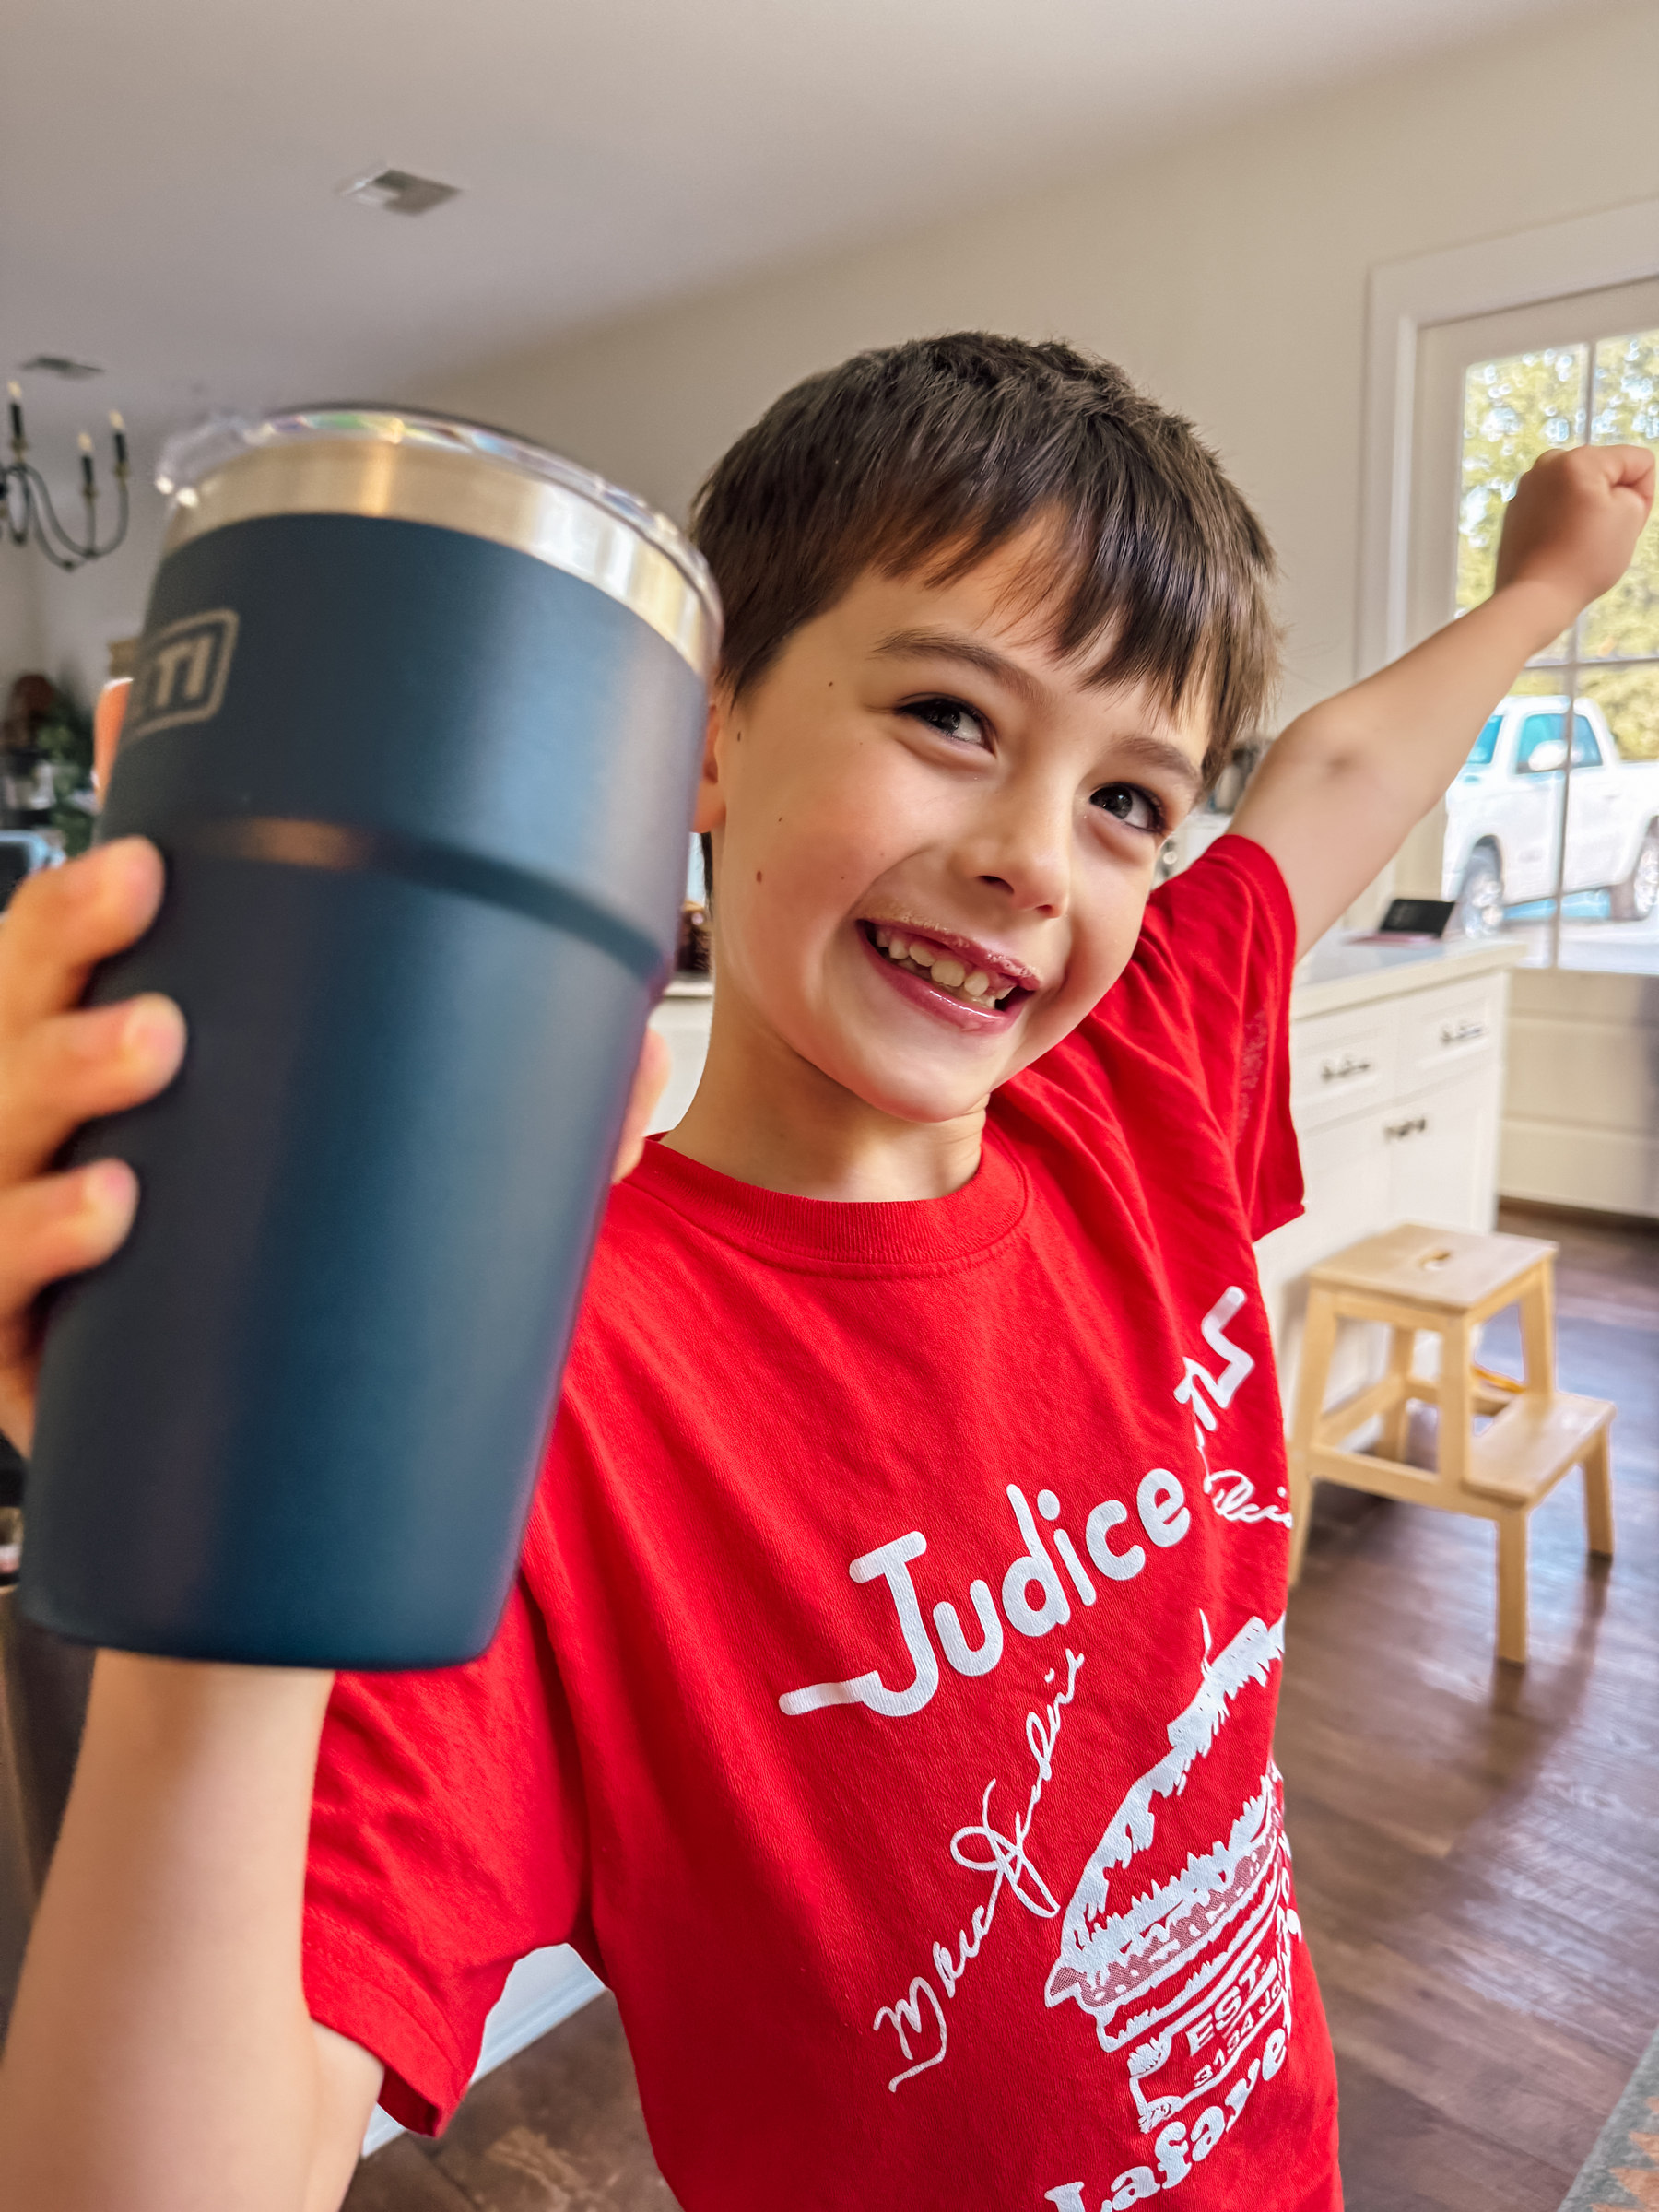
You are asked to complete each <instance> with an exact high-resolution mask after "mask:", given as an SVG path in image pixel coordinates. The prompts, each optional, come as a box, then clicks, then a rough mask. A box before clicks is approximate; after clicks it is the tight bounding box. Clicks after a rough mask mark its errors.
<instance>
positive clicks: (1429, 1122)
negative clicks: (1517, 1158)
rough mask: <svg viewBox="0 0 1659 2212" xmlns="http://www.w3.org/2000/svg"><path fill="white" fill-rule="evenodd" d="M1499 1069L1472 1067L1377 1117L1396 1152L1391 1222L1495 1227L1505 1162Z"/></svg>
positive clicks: (1391, 1154)
mask: <svg viewBox="0 0 1659 2212" xmlns="http://www.w3.org/2000/svg"><path fill="white" fill-rule="evenodd" d="M1494 1073H1495V1071H1494V1070H1493V1069H1492V1068H1490V1067H1487V1068H1479V1067H1475V1068H1470V1069H1468V1070H1467V1071H1466V1072H1465V1074H1463V1075H1461V1076H1459V1077H1455V1078H1454V1079H1453V1081H1451V1082H1449V1083H1438V1084H1436V1085H1435V1086H1434V1088H1432V1089H1430V1090H1419V1091H1416V1092H1413V1093H1412V1094H1410V1095H1409V1096H1407V1097H1406V1098H1403V1099H1400V1100H1396V1101H1395V1102H1394V1104H1393V1105H1391V1106H1389V1107H1387V1108H1386V1109H1385V1110H1384V1111H1383V1112H1382V1113H1380V1114H1379V1115H1377V1116H1376V1118H1375V1121H1374V1123H1373V1124H1372V1125H1373V1126H1374V1127H1375V1128H1376V1129H1377V1130H1378V1133H1379V1135H1380V1136H1381V1138H1382V1146H1383V1148H1384V1150H1385V1151H1386V1152H1387V1155H1388V1214H1389V1218H1390V1220H1391V1221H1426V1222H1429V1223H1430V1225H1431V1226H1433V1227H1435V1228H1439V1229H1476V1230H1487V1229H1490V1228H1491V1226H1492V1213H1493V1206H1494V1193H1495V1190H1496V1184H1497V1161H1498V1087H1497V1084H1496V1083H1495V1082H1494V1081H1493V1079H1492V1078H1493V1075H1494Z"/></svg>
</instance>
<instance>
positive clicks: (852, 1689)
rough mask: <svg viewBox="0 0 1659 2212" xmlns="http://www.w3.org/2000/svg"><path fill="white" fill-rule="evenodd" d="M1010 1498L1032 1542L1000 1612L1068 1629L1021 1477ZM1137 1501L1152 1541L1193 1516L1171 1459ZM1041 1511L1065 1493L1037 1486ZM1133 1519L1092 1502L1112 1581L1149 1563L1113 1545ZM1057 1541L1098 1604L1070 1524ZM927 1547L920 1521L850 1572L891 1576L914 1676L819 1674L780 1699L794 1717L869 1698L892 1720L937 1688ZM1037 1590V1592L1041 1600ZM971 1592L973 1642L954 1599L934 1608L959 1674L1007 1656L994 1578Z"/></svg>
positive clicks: (1166, 1539) (1007, 1582)
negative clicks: (926, 1616)
mask: <svg viewBox="0 0 1659 2212" xmlns="http://www.w3.org/2000/svg"><path fill="white" fill-rule="evenodd" d="M1008 1503H1009V1504H1010V1505H1011V1506H1012V1507H1013V1509H1014V1519H1015V1522H1016V1524H1018V1529H1019V1533H1020V1535H1022V1536H1023V1537H1024V1539H1025V1549H1024V1550H1023V1551H1022V1552H1020V1553H1018V1555H1017V1556H1016V1558H1015V1559H1014V1560H1013V1561H1012V1563H1011V1564H1010V1566H1009V1567H1008V1570H1007V1571H1006V1574H1005V1575H1004V1576H1003V1578H1002V1609H1003V1613H1004V1614H1006V1616H1007V1620H1008V1625H1009V1627H1010V1628H1012V1629H1015V1630H1018V1632H1019V1634H1020V1635H1022V1636H1046V1635H1047V1634H1048V1633H1049V1631H1050V1630H1052V1629H1060V1628H1064V1627H1065V1624H1066V1622H1067V1621H1068V1620H1070V1618H1071V1615H1072V1609H1071V1600H1070V1598H1069V1597H1068V1596H1067V1594H1066V1589H1065V1583H1063V1582H1062V1581H1061V1579H1060V1572H1059V1569H1058V1568H1056V1566H1055V1565H1054V1562H1053V1558H1052V1557H1051V1555H1050V1553H1049V1549H1048V1547H1047V1546H1046V1545H1045V1544H1044V1543H1043V1540H1042V1537H1041V1534H1040V1533H1039V1530H1038V1527H1037V1523H1036V1520H1035V1518H1034V1516H1033V1515H1032V1512H1031V1509H1030V1505H1029V1504H1028V1503H1027V1502H1026V1495H1025V1492H1024V1491H1023V1490H1022V1489H1021V1488H1019V1486H1018V1483H1013V1482H1011V1483H1009V1485H1008ZM1135 1506H1136V1509H1137V1511H1138V1513H1139V1516H1140V1524H1141V1527H1142V1529H1143V1530H1144V1531H1145V1533H1146V1535H1147V1540H1148V1542H1150V1543H1152V1544H1156V1545H1158V1546H1159V1547H1164V1548H1167V1547H1169V1546H1170V1545H1171V1544H1179V1543H1180V1541H1181V1539H1182V1536H1184V1535H1186V1533H1187V1530H1188V1529H1189V1528H1190V1527H1191V1526H1192V1524H1193V1516H1192V1514H1191V1512H1189V1511H1188V1509H1187V1505H1186V1500H1185V1494H1184V1492H1183V1491H1182V1487H1181V1484H1180V1482H1179V1481H1178V1480H1177V1479H1176V1477H1174V1476H1173V1475H1171V1473H1170V1471H1169V1469H1168V1468H1167V1467H1154V1468H1153V1469H1152V1471H1151V1473H1150V1474H1148V1475H1145V1476H1143V1477H1141V1482H1140V1488H1139V1489H1138V1491H1137V1492H1136V1494H1135ZM1037 1511H1038V1512H1040V1513H1041V1515H1042V1517H1043V1519H1044V1520H1045V1521H1058V1520H1059V1518H1060V1500H1059V1499H1058V1498H1056V1497H1055V1495H1054V1493H1053V1490H1039V1491H1038V1493H1037ZM1128 1518H1129V1511H1128V1508H1127V1507H1126V1506H1125V1505H1124V1504H1122V1503H1121V1502H1120V1500H1117V1499H1115V1498H1107V1499H1103V1500H1101V1502H1100V1504H1099V1505H1097V1506H1096V1507H1095V1508H1094V1509H1093V1511H1092V1512H1090V1513H1089V1516H1088V1520H1087V1521H1086V1522H1085V1523H1084V1524H1083V1541H1084V1544H1085V1546H1086V1547H1087V1548H1088V1556H1089V1558H1090V1559H1092V1560H1093V1562H1094V1564H1095V1567H1096V1569H1097V1570H1098V1571H1099V1572H1100V1573H1101V1574H1103V1575H1105V1576H1106V1577H1107V1578H1108V1579H1109V1580H1110V1581H1112V1582H1114V1583H1126V1582H1129V1581H1132V1580H1133V1578H1134V1577H1135V1575H1137V1574H1139V1572H1140V1571H1141V1570H1142V1568H1143V1567H1145V1565H1146V1563H1147V1554H1146V1550H1145V1547H1143V1546H1142V1545H1139V1544H1130V1545H1128V1546H1126V1547H1124V1549H1123V1550H1122V1551H1117V1550H1114V1549H1113V1548H1112V1541H1111V1539H1112V1533H1113V1531H1114V1530H1115V1529H1117V1528H1118V1526H1119V1525H1120V1524H1122V1523H1124V1522H1125V1521H1127V1520H1128ZM1053 1543H1054V1550H1055V1551H1057V1552H1058V1553H1059V1555H1060V1558H1061V1559H1062V1561H1063V1562H1064V1564H1065V1571H1066V1573H1067V1575H1068V1576H1069V1577H1070V1579H1071V1583H1072V1586H1073V1588H1074V1589H1075V1590H1076V1592H1077V1595H1078V1597H1079V1598H1080V1599H1081V1600H1082V1602H1083V1603H1084V1605H1086V1606H1092V1605H1093V1604H1094V1602H1095V1600H1096V1597H1097V1596H1098V1595H1099V1593H1098V1592H1097V1590H1096V1589H1095V1585H1094V1581H1093V1578H1092V1577H1091V1576H1090V1574H1089V1572H1088V1568H1086V1567H1085V1566H1084V1564H1083V1561H1082V1560H1081V1559H1079V1558H1078V1556H1077V1546H1076V1545H1075V1544H1074V1543H1073V1542H1072V1539H1071V1537H1070V1535H1068V1534H1067V1533H1066V1531H1065V1529H1063V1528H1056V1529H1055V1530H1054V1532H1053ZM926 1549H927V1538H926V1537H925V1536H924V1535H923V1534H922V1532H921V1530H920V1529H912V1531H911V1533H910V1535H907V1536H895V1537H894V1538H893V1539H892V1541H891V1542H890V1543H887V1544H881V1545H878V1546H877V1548H876V1549H875V1550H874V1551H866V1552H865V1553H864V1554H863V1556H862V1557H861V1558H859V1559H854V1560H853V1563H852V1565H851V1566H850V1567H849V1568H848V1570H847V1572H848V1573H849V1574H850V1575H851V1576H852V1577H853V1581H854V1582H855V1583H873V1582H875V1581H877V1579H878V1578H880V1579H882V1580H885V1582H886V1583H887V1586H888V1595H889V1596H890V1597H891V1598H892V1601H893V1610H894V1611H895V1612H896V1613H897V1615H898V1617H899V1628H900V1633H901V1635H902V1636H903V1638H904V1648H905V1650H906V1651H907V1652H908V1653H910V1660H911V1665H912V1667H913V1668H914V1669H915V1678H914V1680H913V1681H912V1682H911V1683H909V1684H908V1685H907V1686H906V1688H903V1689H889V1688H888V1686H887V1684H886V1683H885V1682H883V1680H882V1678H881V1675H880V1671H879V1670H878V1669H877V1668H875V1667H872V1668H871V1669H870V1671H869V1673H868V1674H865V1675H853V1676H852V1677H849V1678H848V1679H847V1680H846V1681H844V1682H815V1683H813V1684H811V1685H810V1687H809V1688H806V1689H791V1690H786V1691H785V1692H784V1694H783V1695H782V1697H781V1698H780V1699H779V1700H778V1704H779V1707H780V1709H781V1710H782V1712H786V1713H788V1714H789V1715H790V1716H791V1717H792V1718H793V1717H794V1715H795V1714H797V1713H803V1712H819V1711H820V1710H821V1709H822V1708H823V1707H824V1706H826V1705H867V1706H868V1707H869V1709H870V1711H871V1712H878V1713H881V1714H882V1715H884V1716H885V1717H886V1718H887V1719H888V1720H895V1721H902V1720H908V1719H909V1717H910V1716H911V1714H912V1713H914V1712H921V1710H922V1708H923V1707H924V1705H925V1704H926V1703H927V1701H928V1700H929V1699H930V1698H931V1697H932V1696H933V1694H934V1692H935V1690H936V1689H937V1688H938V1687H939V1662H938V1659H937V1658H936V1657H935V1653H934V1648H933V1642H932V1640H931V1639H930V1638H929V1636H928V1633H927V1626H926V1623H925V1622H924V1620H923V1618H922V1606H921V1602H920V1600H919V1599H918V1598H917V1596H916V1586H915V1584H914V1583H912V1580H911V1561H912V1559H920V1558H921V1557H922V1554H923V1553H924V1551H925V1550H926ZM1033 1592H1036V1594H1037V1602H1036V1603H1035V1604H1033V1602H1032V1593H1033ZM968 1595H969V1597H970V1598H971V1600H972V1602H973V1610H974V1613H975V1615H976V1616H977V1617H978V1620H979V1627H980V1641H979V1642H978V1643H977V1644H970V1643H969V1641H968V1640H967V1638H966V1636H965V1635H964V1634H963V1632H962V1623H961V1620H960V1618H959V1615H958V1613H957V1609H956V1607H955V1606H953V1605H952V1604H950V1602H949V1601H948V1599H942V1600H941V1601H940V1603H939V1604H938V1605H936V1606H935V1607H934V1611H933V1617H934V1627H935V1630H937V1632H938V1638H939V1649H940V1650H941V1651H942V1652H943V1653H944V1654H945V1657H946V1659H947V1662H948V1663H949V1665H951V1666H952V1667H954V1668H955V1670H956V1672H957V1673H958V1674H959V1675H969V1676H972V1675H988V1674H989V1673H990V1672H991V1669H992V1668H993V1667H994V1665H996V1663H997V1661H998V1660H999V1659H1000V1658H1001V1657H1002V1655H1003V1626H1002V1618H1001V1616H999V1615H998V1613H997V1610H996V1607H995V1605H994V1602H993V1600H992V1596H991V1589H990V1585H989V1583H984V1582H972V1583H969V1585H968Z"/></svg>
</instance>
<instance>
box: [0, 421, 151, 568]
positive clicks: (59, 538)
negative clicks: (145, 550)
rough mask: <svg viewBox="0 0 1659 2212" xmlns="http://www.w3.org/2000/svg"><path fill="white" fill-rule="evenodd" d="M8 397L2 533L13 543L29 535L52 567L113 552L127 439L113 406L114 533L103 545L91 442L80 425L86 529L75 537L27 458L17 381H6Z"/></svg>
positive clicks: (120, 528)
mask: <svg viewBox="0 0 1659 2212" xmlns="http://www.w3.org/2000/svg"><path fill="white" fill-rule="evenodd" d="M6 393H7V396H8V397H9V399H10V402H11V459H10V460H9V461H8V462H7V463H6V466H5V468H4V470H3V471H0V484H3V485H4V500H5V520H6V535H7V536H8V537H9V538H10V540H11V542H12V544H13V545H14V546H26V545H28V543H29V540H30V538H32V539H33V540H34V542H35V544H36V545H37V546H39V547H40V548H41V552H42V553H44V554H45V556H46V558H47V559H48V560H49V561H51V563H52V564H53V568H58V569H67V570H75V569H84V568H85V567H86V565H87V563H88V561H89V560H101V559H103V558H104V556H105V554H107V553H113V552H114V550H115V548H116V547H117V546H118V545H120V543H121V542H122V540H123V538H124V537H125V535H126V531H127V474H128V470H127V441H126V425H125V424H124V422H123V421H122V419H121V417H120V415H119V414H118V413H117V412H116V410H115V409H114V408H113V407H112V408H111V410H110V436H111V439H112V442H113V447H114V463H113V466H112V472H111V473H112V476H113V477H114V479H115V529H114V535H112V536H111V537H110V538H109V539H107V540H106V541H105V543H104V544H103V545H101V546H100V544H99V542H98V500H99V489H98V474H97V470H96V468H95V467H94V465H93V460H92V441H91V439H90V438H88V435H87V433H86V431H85V430H83V431H82V432H81V434H80V474H81V504H82V506H83V507H84V508H85V510H86V518H87V519H86V534H85V535H84V537H78V538H77V537H75V536H73V535H71V534H70V532H69V531H68V530H66V529H65V527H64V524H62V523H61V522H60V521H59V519H58V513H57V510H56V508H55V507H53V503H52V494H51V493H50V492H49V491H48V490H47V488H46V479H45V478H44V477H42V476H41V472H40V470H39V469H38V468H36V466H35V465H34V464H33V462H32V461H30V460H29V440H28V439H27V438H26V437H25V436H24V434H23V391H22V387H21V385H19V384H16V383H12V384H8V385H7V386H6Z"/></svg>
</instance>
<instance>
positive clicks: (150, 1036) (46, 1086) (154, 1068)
mask: <svg viewBox="0 0 1659 2212" xmlns="http://www.w3.org/2000/svg"><path fill="white" fill-rule="evenodd" d="M184 1044H185V1031H184V1017H183V1016H182V1014H181V1013H180V1011H179V1009H178V1007H177V1006H174V1004H173V1002H172V1000H171V998H163V997H161V996H160V995H159V994H158V993H155V992H147V993H146V994H144V995H143V996H142V997H139V998H130V999H124V1000H123V1001H122V1003H121V1004H120V1005H119V1006H92V1007H88V1008H86V1009H85V1010H83V1011H80V1012H76V1013H73V1014H54V1015H52V1016H50V1017H49V1018H47V1019H45V1020H43V1021H38V1022H36V1023H34V1024H33V1026H32V1027H31V1028H29V1030H26V1031H25V1032H24V1033H23V1034H22V1035H21V1036H20V1037H18V1038H17V1039H15V1040H14V1041H11V1042H10V1044H9V1046H8V1048H7V1049H6V1051H5V1052H4V1053H0V1187H4V1186H9V1185H10V1184H12V1183H16V1182H22V1181H23V1180H24V1179H25V1178H26V1177H28V1176H32V1175H38V1174H39V1173H40V1172H41V1169H42V1168H44V1167H45V1166H46V1165H47V1163H48V1162H49V1161H50V1160H51V1159H53V1157H54V1156H55V1155H56V1153H57V1151H58V1150H59V1148H60V1147H61V1146H63V1145H64V1144H65V1142H66V1141H67V1139H68V1138H69V1137H70V1135H72V1134H73V1133H74V1131H75V1130H76V1129H78V1128H79V1126H80V1124H82V1123H83V1122H88V1121H91V1120H92V1119H93V1118H94V1116H95V1115H98V1114H100V1113H118V1112H121V1110H122V1109H123V1108H124V1107H127V1106H135V1105H137V1104H138V1103H139V1102H140V1101H141V1100H144V1099H148V1098H153V1097H154V1096H155V1095H156V1093H157V1092H158V1091H159V1090H160V1089H162V1088H164V1087H165V1086H166V1085H167V1084H168V1083H170V1082H171V1080H172V1078H173V1077H174V1076H175V1075H176V1074H177V1073H178V1069H179V1064H180V1062H181V1061H182V1059H183V1057H184Z"/></svg>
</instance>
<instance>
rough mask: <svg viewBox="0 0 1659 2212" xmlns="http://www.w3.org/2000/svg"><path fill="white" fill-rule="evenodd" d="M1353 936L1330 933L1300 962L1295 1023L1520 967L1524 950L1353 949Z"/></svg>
mask: <svg viewBox="0 0 1659 2212" xmlns="http://www.w3.org/2000/svg"><path fill="white" fill-rule="evenodd" d="M1349 935H1350V933H1349V932H1347V931H1346V930H1339V929H1334V930H1331V931H1329V932H1328V933H1327V934H1326V935H1324V936H1323V937H1321V938H1320V940H1319V942H1318V944H1317V945H1315V946H1314V947H1313V948H1312V951H1311V952H1309V953H1307V954H1305V955H1304V956H1303V958H1302V959H1300V961H1299V962H1298V964H1297V970H1296V980H1295V982H1294V983H1293V985H1292V987H1291V993H1290V1018H1291V1020H1292V1021H1298V1020H1300V1019H1302V1018H1304V1017H1305V1016H1307V1015H1309V1014H1328V1013H1330V1012H1332V1011H1333V1010H1334V1009H1335V1008H1336V1007H1338V1006H1364V1005H1365V1004H1366V1003H1367V1001H1368V1000H1371V999H1373V998H1398V997H1400V996H1402V995H1403V994H1405V993H1406V992H1407V991H1427V990H1430V989H1432V988H1433V987H1434V986H1435V985H1436V984H1438V983H1454V982H1466V981H1468V979H1469V978H1471V977H1473V976H1477V975H1486V974H1489V973H1491V972H1492V971H1495V970H1498V969H1503V968H1516V967H1519V966H1520V964H1521V961H1522V959H1523V958H1524V951H1525V947H1524V946H1521V945H1518V944H1516V943H1514V942H1513V941H1512V940H1511V939H1507V938H1503V937H1477V938H1469V937H1446V938H1444V939H1443V940H1442V941H1441V943H1439V944H1436V945H1355V944H1350V943H1349V942H1348V941H1347V939H1348V936H1349Z"/></svg>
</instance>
